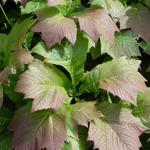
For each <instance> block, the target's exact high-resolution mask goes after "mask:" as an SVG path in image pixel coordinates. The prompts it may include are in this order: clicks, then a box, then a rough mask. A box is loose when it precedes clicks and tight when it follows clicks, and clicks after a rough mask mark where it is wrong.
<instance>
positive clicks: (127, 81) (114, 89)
mask: <svg viewBox="0 0 150 150" xmlns="http://www.w3.org/2000/svg"><path fill="white" fill-rule="evenodd" d="M139 65H140V61H139V60H134V59H130V60H128V59H126V58H125V57H121V58H118V59H114V60H112V61H108V62H106V63H103V64H101V65H98V66H96V67H95V68H93V69H92V70H91V71H90V72H87V73H86V74H85V77H84V79H83V84H82V85H81V87H80V90H81V91H86V92H97V91H98V89H99V88H100V89H104V90H106V91H109V92H110V93H112V94H113V95H115V96H119V97H120V98H121V99H122V100H126V101H128V102H130V103H132V104H134V105H136V104H137V101H136V96H137V93H138V92H139V91H144V90H145V89H147V87H146V85H145V81H146V80H145V78H144V77H143V76H142V75H141V74H140V73H139V72H138V67H139Z"/></svg>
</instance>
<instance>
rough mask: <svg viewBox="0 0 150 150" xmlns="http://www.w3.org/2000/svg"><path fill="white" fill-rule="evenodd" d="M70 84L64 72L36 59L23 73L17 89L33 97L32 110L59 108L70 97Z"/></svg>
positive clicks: (26, 95) (28, 96) (27, 96)
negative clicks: (68, 91) (67, 90)
mask: <svg viewBox="0 0 150 150" xmlns="http://www.w3.org/2000/svg"><path fill="white" fill-rule="evenodd" d="M69 84H70V83H69V80H68V79H67V77H66V76H65V75H64V74H63V72H61V71H60V70H58V69H57V68H55V67H54V66H52V65H46V64H44V63H42V62H41V61H38V60H36V61H34V62H33V63H32V64H30V65H29V70H27V71H26V72H25V73H23V74H22V75H21V77H20V80H19V81H18V83H17V86H16V91H17V92H22V93H24V94H25V98H33V104H32V111H37V110H41V109H48V108H53V109H58V108H59V107H60V106H61V105H62V104H63V102H64V101H65V100H67V98H68V95H67V92H66V89H68V88H69Z"/></svg>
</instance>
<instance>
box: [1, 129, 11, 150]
mask: <svg viewBox="0 0 150 150" xmlns="http://www.w3.org/2000/svg"><path fill="white" fill-rule="evenodd" d="M10 143H11V133H10V132H8V131H3V132H1V133H0V148H1V149H2V150H12V148H11V145H10Z"/></svg>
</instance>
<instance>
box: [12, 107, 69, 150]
mask: <svg viewBox="0 0 150 150" xmlns="http://www.w3.org/2000/svg"><path fill="white" fill-rule="evenodd" d="M29 110H30V109H26V111H24V112H23V114H24V115H25V118H24V117H22V120H21V121H20V122H19V124H17V123H18V120H14V119H15V118H18V117H14V119H13V120H12V122H13V123H12V124H11V126H13V131H14V137H13V140H12V147H13V148H14V149H15V150H35V149H42V148H46V149H47V150H61V148H62V147H63V145H64V141H65V140H66V139H67V131H66V125H65V118H64V116H62V115H61V114H58V113H57V114H53V113H51V112H50V110H46V111H39V112H36V113H30V111H29ZM23 114H20V117H21V116H22V115H23ZM13 124H15V126H14V125H13ZM11 126H10V127H9V129H11ZM14 129H15V130H14ZM20 137H21V138H20Z"/></svg>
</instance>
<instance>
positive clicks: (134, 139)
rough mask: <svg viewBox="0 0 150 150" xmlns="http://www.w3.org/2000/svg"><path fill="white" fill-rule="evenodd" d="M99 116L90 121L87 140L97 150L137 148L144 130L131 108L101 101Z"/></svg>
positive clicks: (134, 149)
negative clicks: (91, 142) (97, 149)
mask: <svg viewBox="0 0 150 150" xmlns="http://www.w3.org/2000/svg"><path fill="white" fill-rule="evenodd" d="M98 107H99V109H100V111H101V112H102V115H101V118H100V119H98V118H97V119H96V120H95V121H94V122H91V123H90V127H89V132H88V140H90V141H94V148H99V150H139V148H140V147H141V143H140V140H139V136H140V135H141V134H142V133H143V131H145V130H146V127H144V126H143V124H142V123H141V122H140V120H139V119H138V118H136V117H134V116H133V115H132V114H131V110H128V109H126V108H123V107H121V105H120V104H108V103H102V104H100V105H99V106H98Z"/></svg>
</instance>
